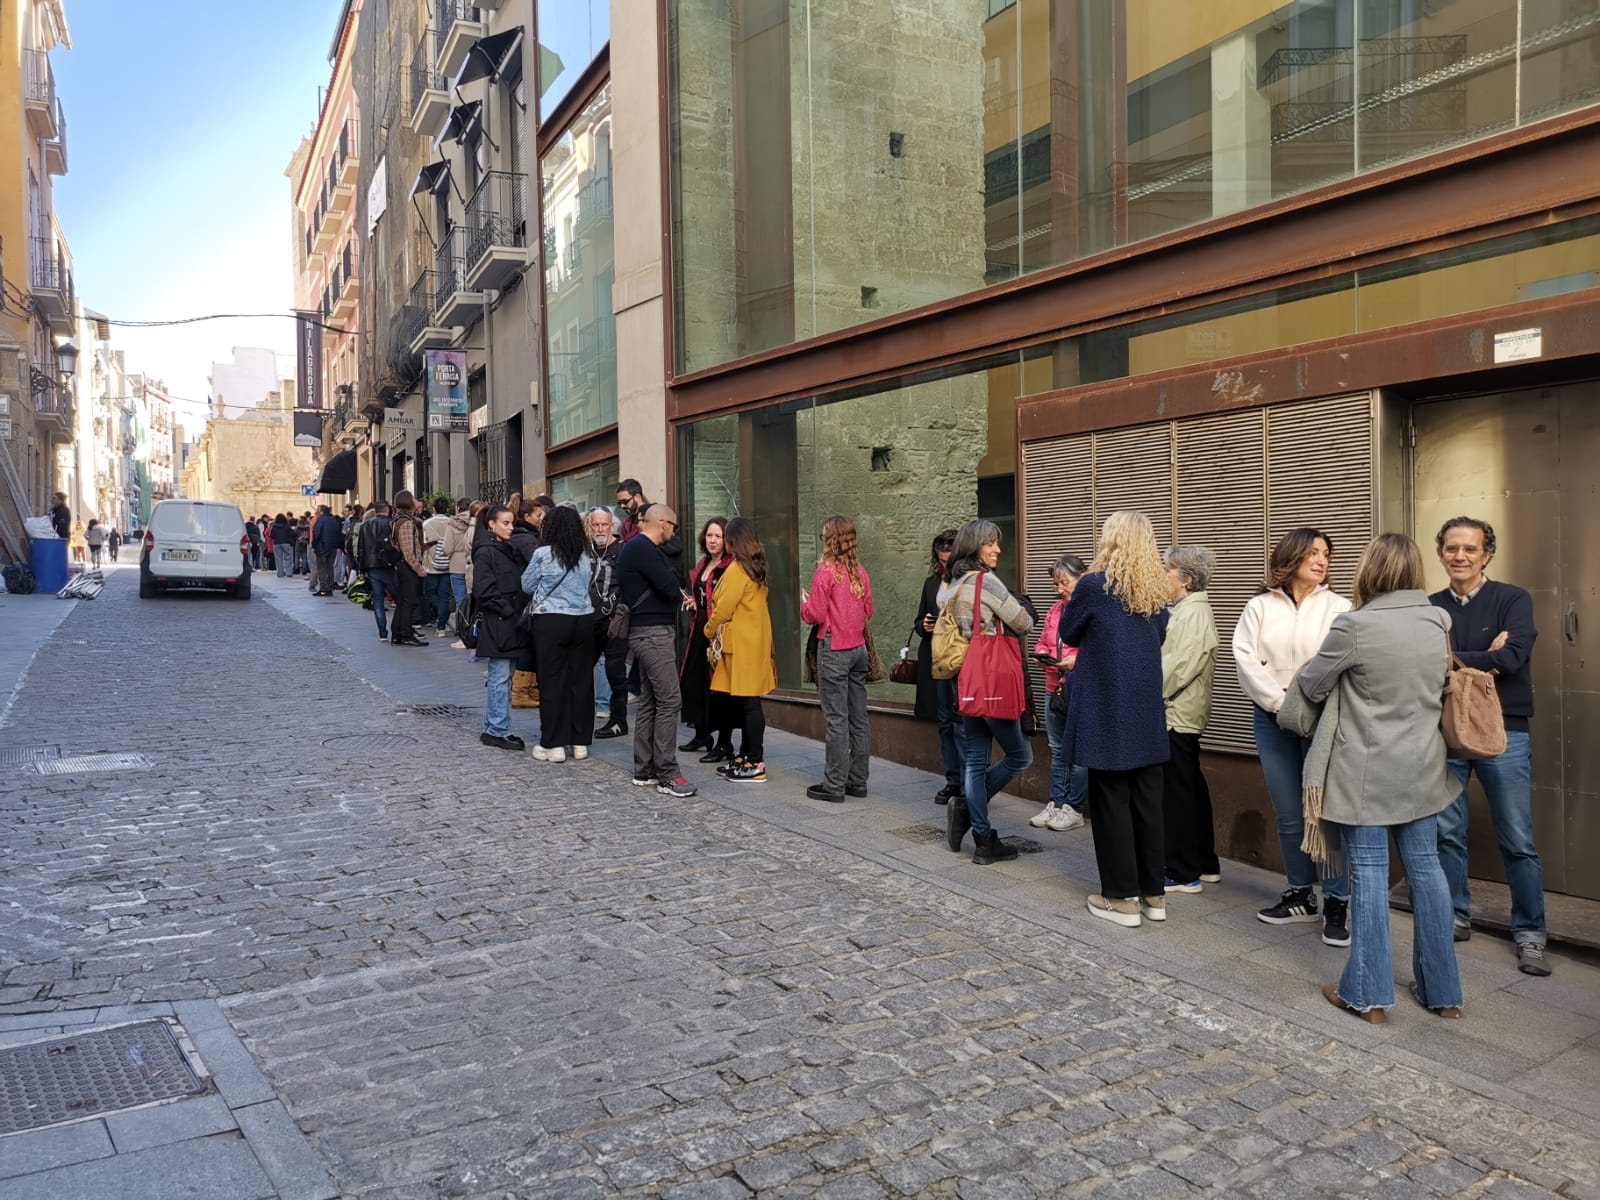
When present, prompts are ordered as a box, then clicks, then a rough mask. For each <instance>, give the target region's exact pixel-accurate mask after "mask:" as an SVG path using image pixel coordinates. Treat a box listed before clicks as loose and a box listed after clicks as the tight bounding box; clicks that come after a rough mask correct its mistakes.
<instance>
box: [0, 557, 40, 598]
mask: <svg viewBox="0 0 1600 1200" xmlns="http://www.w3.org/2000/svg"><path fill="white" fill-rule="evenodd" d="M0 578H3V579H4V580H5V584H6V591H8V592H10V593H11V594H12V595H14V596H26V595H29V594H30V593H31V592H32V591H33V590H34V589H35V588H36V587H38V585H39V582H38V580H37V579H35V578H34V575H33V568H32V567H30V566H28V565H27V564H26V563H10V564H8V565H7V566H6V568H5V570H4V571H3V572H0Z"/></svg>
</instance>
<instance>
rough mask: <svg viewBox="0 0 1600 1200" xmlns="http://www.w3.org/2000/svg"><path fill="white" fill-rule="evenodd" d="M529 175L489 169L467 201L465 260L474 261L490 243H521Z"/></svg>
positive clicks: (525, 227)
mask: <svg viewBox="0 0 1600 1200" xmlns="http://www.w3.org/2000/svg"><path fill="white" fill-rule="evenodd" d="M527 183H528V177H527V176H526V175H522V174H514V173H512V172H510V171H490V172H489V173H488V174H487V175H485V176H484V177H483V182H481V183H480V184H478V190H477V191H475V192H473V193H472V198H471V199H470V200H468V201H467V229H468V230H469V231H470V234H471V240H470V242H469V243H468V246H467V261H468V262H469V263H475V262H477V261H478V260H479V259H480V258H482V257H483V256H484V254H485V253H486V252H487V251H488V249H489V247H490V246H524V245H526V244H527V231H528V223H527V218H526V216H525V215H524V214H525V213H526V210H527V206H526V203H525V202H524V199H523V197H524V195H525V194H526V190H527Z"/></svg>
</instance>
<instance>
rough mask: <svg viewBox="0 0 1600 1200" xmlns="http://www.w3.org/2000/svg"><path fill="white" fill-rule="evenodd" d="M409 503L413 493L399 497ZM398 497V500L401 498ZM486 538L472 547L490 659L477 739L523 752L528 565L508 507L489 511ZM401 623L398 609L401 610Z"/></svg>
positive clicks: (483, 650)
mask: <svg viewBox="0 0 1600 1200" xmlns="http://www.w3.org/2000/svg"><path fill="white" fill-rule="evenodd" d="M400 495H401V496H405V497H406V498H407V499H408V500H409V499H410V497H409V495H408V494H407V493H405V492H402V493H400ZM396 499H399V497H396ZM484 513H485V517H486V519H485V521H484V537H483V538H481V539H479V541H478V542H477V543H476V545H474V546H473V549H472V568H473V569H472V599H473V603H474V604H475V605H476V606H477V611H478V649H477V654H478V657H479V658H481V659H485V660H487V661H488V664H489V666H488V671H487V672H486V680H485V683H484V690H485V695H486V699H487V707H486V711H485V714H484V719H483V732H482V733H481V734H479V735H478V740H479V741H480V742H482V743H483V744H484V745H485V746H494V747H496V748H497V749H500V750H523V749H526V743H524V742H523V740H522V739H521V738H520V737H518V736H516V735H515V734H514V733H512V732H511V675H512V672H514V671H515V670H516V665H517V659H519V658H520V657H521V656H522V655H523V653H524V652H525V651H526V650H527V642H528V635H527V634H526V633H525V632H524V631H523V629H522V626H521V618H522V609H523V603H524V601H525V599H526V597H524V595H523V593H522V570H523V565H524V564H523V561H522V559H521V556H520V555H518V554H517V551H516V549H515V547H513V546H512V544H511V528H512V518H511V510H510V509H509V508H507V507H506V506H505V505H503V504H495V505H491V506H490V507H489V508H487V509H485V510H484ZM395 611H396V624H398V623H399V615H398V614H399V607H397V608H396V610H395Z"/></svg>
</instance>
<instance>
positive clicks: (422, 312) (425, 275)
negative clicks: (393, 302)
mask: <svg viewBox="0 0 1600 1200" xmlns="http://www.w3.org/2000/svg"><path fill="white" fill-rule="evenodd" d="M434 304H435V300H434V273H433V272H432V271H423V272H422V273H421V274H420V275H418V276H417V278H416V282H415V283H413V284H412V285H411V296H410V298H409V299H408V300H407V301H406V304H405V306H404V307H403V308H402V309H401V310H400V311H401V313H402V314H404V315H403V318H402V321H401V325H400V338H401V340H402V341H403V342H404V343H405V345H406V346H407V347H408V348H409V349H410V350H411V353H413V354H421V353H422V352H423V351H424V350H440V349H443V348H444V347H446V346H448V345H449V344H450V343H451V341H453V340H454V339H453V336H452V334H451V332H450V330H449V328H448V327H447V326H445V324H444V323H443V322H442V321H440V320H439V319H438V317H436V316H435V315H434Z"/></svg>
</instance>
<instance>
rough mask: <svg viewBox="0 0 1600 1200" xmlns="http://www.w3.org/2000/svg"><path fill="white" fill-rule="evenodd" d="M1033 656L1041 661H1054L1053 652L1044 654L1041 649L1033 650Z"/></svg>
mask: <svg viewBox="0 0 1600 1200" xmlns="http://www.w3.org/2000/svg"><path fill="white" fill-rule="evenodd" d="M1033 657H1034V658H1037V659H1038V660H1039V661H1040V662H1043V663H1053V662H1055V661H1056V656H1055V655H1054V654H1046V653H1045V652H1044V651H1043V650H1035V651H1034V652H1033Z"/></svg>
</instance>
